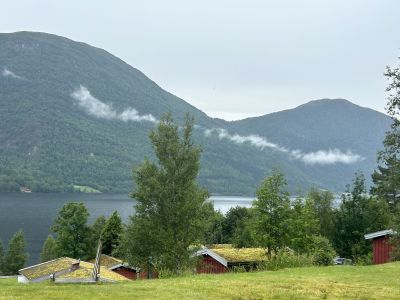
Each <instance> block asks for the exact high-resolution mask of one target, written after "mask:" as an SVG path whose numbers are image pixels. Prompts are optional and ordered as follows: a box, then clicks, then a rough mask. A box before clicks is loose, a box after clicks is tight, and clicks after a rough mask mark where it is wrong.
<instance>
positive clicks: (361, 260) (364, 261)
mask: <svg viewBox="0 0 400 300" xmlns="http://www.w3.org/2000/svg"><path fill="white" fill-rule="evenodd" d="M355 264H356V265H357V266H368V265H372V252H370V253H368V254H366V255H361V256H358V257H357V258H356V261H355Z"/></svg>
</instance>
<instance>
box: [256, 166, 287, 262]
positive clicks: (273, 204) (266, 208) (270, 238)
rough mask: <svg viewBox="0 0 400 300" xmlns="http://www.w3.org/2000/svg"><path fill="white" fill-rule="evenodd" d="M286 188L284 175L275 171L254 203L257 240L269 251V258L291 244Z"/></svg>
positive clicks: (259, 191)
mask: <svg viewBox="0 0 400 300" xmlns="http://www.w3.org/2000/svg"><path fill="white" fill-rule="evenodd" d="M286 186H287V183H286V180H285V178H284V176H283V174H282V173H279V172H277V171H276V170H274V171H273V174H272V175H271V176H269V177H267V178H265V179H264V180H263V182H262V183H261V186H260V188H259V189H258V190H257V200H255V201H254V202H253V207H254V212H255V215H254V222H255V223H254V234H255V239H256V242H257V243H258V245H259V246H262V247H264V248H266V249H267V255H268V257H269V258H271V257H272V253H273V252H275V253H276V252H277V251H278V250H279V249H280V248H283V247H285V246H287V245H288V244H289V218H290V199H289V193H288V192H287V191H286Z"/></svg>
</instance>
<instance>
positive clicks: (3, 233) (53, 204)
mask: <svg viewBox="0 0 400 300" xmlns="http://www.w3.org/2000/svg"><path fill="white" fill-rule="evenodd" d="M251 200H252V198H244V197H211V199H210V201H211V202H213V203H214V207H215V208H216V209H219V210H221V211H222V212H226V211H227V210H228V209H229V208H230V207H233V206H237V205H239V206H250V204H251ZM68 202H83V203H85V205H86V207H87V208H88V210H89V213H90V217H89V223H92V222H93V221H94V220H95V219H96V218H97V217H99V216H101V215H104V216H105V217H108V216H110V215H111V214H112V212H113V211H115V210H116V211H118V213H119V214H120V216H121V217H122V219H123V220H124V221H125V222H126V221H127V220H128V217H129V215H132V214H133V212H134V203H135V202H134V200H132V199H131V198H129V197H128V195H122V194H38V193H32V194H23V193H0V240H1V241H2V242H3V244H4V246H6V243H8V240H9V239H10V238H11V237H12V235H13V234H14V233H15V232H16V231H17V230H19V229H22V230H23V231H24V234H25V238H26V242H27V248H28V252H29V255H30V257H29V264H32V263H36V262H38V261H39V255H40V251H41V249H42V246H43V242H44V240H45V239H46V237H47V235H48V234H49V233H50V227H51V225H52V224H53V221H54V219H55V218H56V216H57V213H58V211H59V210H60V208H61V207H62V206H63V205H64V204H65V203H68Z"/></svg>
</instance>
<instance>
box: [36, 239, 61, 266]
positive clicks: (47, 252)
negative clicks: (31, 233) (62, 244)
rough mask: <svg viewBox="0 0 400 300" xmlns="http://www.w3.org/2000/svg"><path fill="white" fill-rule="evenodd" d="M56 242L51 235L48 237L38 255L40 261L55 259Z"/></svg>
mask: <svg viewBox="0 0 400 300" xmlns="http://www.w3.org/2000/svg"><path fill="white" fill-rule="evenodd" d="M57 257H58V256H57V248H56V241H55V240H54V238H53V236H52V235H51V234H49V235H48V237H47V239H46V241H45V242H44V244H43V248H42V252H41V253H40V261H41V262H45V261H49V260H52V259H55V258H57Z"/></svg>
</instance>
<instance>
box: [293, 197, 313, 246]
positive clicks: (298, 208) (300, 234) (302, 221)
mask: <svg viewBox="0 0 400 300" xmlns="http://www.w3.org/2000/svg"><path fill="white" fill-rule="evenodd" d="M318 232H319V224H318V219H317V216H316V214H315V211H314V208H313V202H312V201H311V200H310V199H309V198H307V199H305V200H304V199H302V198H300V197H299V198H297V199H296V200H294V201H293V203H292V209H291V212H290V219H289V228H288V234H289V244H288V246H289V247H291V248H292V249H293V250H295V251H296V252H298V253H308V252H309V251H310V247H312V246H313V243H314V237H315V236H316V235H317V234H318Z"/></svg>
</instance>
